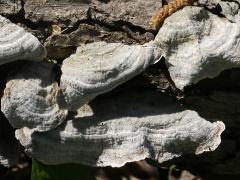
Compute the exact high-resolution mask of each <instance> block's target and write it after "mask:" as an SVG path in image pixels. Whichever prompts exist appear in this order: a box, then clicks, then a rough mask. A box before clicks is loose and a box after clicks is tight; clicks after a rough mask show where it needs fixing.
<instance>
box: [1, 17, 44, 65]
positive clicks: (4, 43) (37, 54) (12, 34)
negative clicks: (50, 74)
mask: <svg viewBox="0 0 240 180" xmlns="http://www.w3.org/2000/svg"><path fill="white" fill-rule="evenodd" d="M0 44H1V46H0V65H2V64H5V63H9V62H13V61H17V60H31V61H39V60H42V59H43V58H45V57H46V50H45V48H44V47H43V46H42V45H41V43H40V42H39V41H38V39H37V38H36V37H34V36H33V35H32V34H30V33H28V32H26V31H25V30H24V29H23V28H21V27H19V26H17V25H15V24H14V23H11V22H10V21H9V20H8V19H6V18H4V17H2V16H0Z"/></svg>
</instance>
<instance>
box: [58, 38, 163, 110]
mask: <svg viewBox="0 0 240 180" xmlns="http://www.w3.org/2000/svg"><path fill="white" fill-rule="evenodd" d="M160 58H161V54H160V53H159V50H158V47H157V45H156V44H155V43H154V42H149V43H146V44H144V45H132V46H130V45H124V44H121V43H105V42H99V43H92V44H88V45H82V46H80V47H79V48H78V49H77V52H76V54H74V55H71V56H70V57H69V58H67V59H65V60H64V61H63V65H62V76H61V84H60V87H61V89H62V92H63V97H64V101H65V103H64V104H63V106H64V107H66V108H67V109H69V110H76V109H78V108H79V107H81V106H82V105H83V104H85V103H87V102H88V101H91V100H92V99H94V98H95V97H96V96H97V95H99V94H103V93H106V92H108V91H111V90H112V89H114V88H115V87H117V86H119V85H120V84H123V83H124V82H126V81H128V80H129V79H130V78H132V77H134V76H136V75H138V74H140V73H141V72H143V71H144V70H145V69H146V68H147V67H148V66H150V65H152V64H154V63H156V62H158V61H159V60H160Z"/></svg>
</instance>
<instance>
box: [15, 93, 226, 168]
mask: <svg viewBox="0 0 240 180" xmlns="http://www.w3.org/2000/svg"><path fill="white" fill-rule="evenodd" d="M223 130H224V124H223V123H222V122H220V121H217V122H214V123H210V122H208V121H206V120H205V119H203V118H201V117H200V116H199V115H198V114H197V113H196V112H195V111H191V110H186V109H184V108H182V107H181V106H179V105H178V104H176V103H175V102H174V101H173V100H172V99H171V98H169V97H167V96H163V95H159V94H158V93H156V92H152V91H142V92H140V91H138V92H134V91H133V92H130V91H128V92H125V93H124V92H121V93H119V94H118V95H116V96H115V98H111V97H110V98H106V97H105V98H100V99H96V100H94V101H93V102H92V103H90V105H88V106H87V105H86V106H83V107H82V108H81V109H79V110H78V114H77V115H76V116H75V117H73V118H71V119H68V120H67V121H66V122H64V123H63V124H62V125H61V126H59V127H58V128H56V129H53V130H51V131H48V132H43V133H39V132H35V131H34V130H30V129H28V128H22V129H20V130H17V131H16V137H17V138H18V139H19V140H20V143H21V144H22V145H23V146H24V147H25V151H26V152H27V154H29V155H30V156H31V157H33V158H35V159H38V160H39V161H42V162H44V163H46V164H61V163H80V164H86V165H91V166H113V167H120V166H122V165H124V164H125V163H127V162H132V161H138V160H142V159H145V158H151V159H158V161H159V162H163V161H166V160H169V159H172V158H173V157H178V156H180V155H182V154H183V153H195V154H200V153H203V152H204V151H213V150H215V149H216V148H217V146H218V145H219V143H220V141H221V140H220V135H221V133H222V131H223Z"/></svg>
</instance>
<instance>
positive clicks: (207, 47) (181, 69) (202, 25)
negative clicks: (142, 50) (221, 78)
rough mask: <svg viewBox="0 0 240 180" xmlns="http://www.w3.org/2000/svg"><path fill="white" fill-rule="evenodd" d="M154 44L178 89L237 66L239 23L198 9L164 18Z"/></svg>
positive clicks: (185, 10) (193, 8) (238, 62)
mask: <svg viewBox="0 0 240 180" xmlns="http://www.w3.org/2000/svg"><path fill="white" fill-rule="evenodd" d="M155 41H156V42H157V43H158V44H159V49H160V51H161V53H162V55H163V56H164V57H165V58H166V61H167V66H168V67H169V72H170V75H171V78H172V80H173V81H174V82H175V84H176V86H177V87H178V88H179V89H183V88H184V87H185V86H187V85H191V84H195V83H197V82H198V81H200V80H202V79H205V78H213V77H216V76H218V75H219V74H220V73H221V72H222V71H223V70H226V69H230V68H233V67H239V66H240V51H239V47H240V44H239V41H240V24H239V23H233V22H230V21H229V20H228V19H227V18H220V17H219V16H217V15H215V14H212V13H211V12H209V11H207V10H205V9H204V8H200V7H185V8H184V9H182V10H179V11H178V12H176V13H174V14H173V15H172V16H170V17H169V18H167V19H166V20H165V22H164V24H163V26H162V28H161V29H160V30H159V32H158V35H157V36H156V38H155Z"/></svg>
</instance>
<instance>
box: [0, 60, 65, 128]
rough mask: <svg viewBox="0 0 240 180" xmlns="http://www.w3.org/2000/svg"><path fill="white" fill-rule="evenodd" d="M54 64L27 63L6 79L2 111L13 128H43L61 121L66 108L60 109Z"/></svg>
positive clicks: (52, 126)
mask: <svg viewBox="0 0 240 180" xmlns="http://www.w3.org/2000/svg"><path fill="white" fill-rule="evenodd" d="M53 67H54V65H52V64H50V63H46V62H30V63H27V64H26V65H25V66H24V67H22V68H21V69H20V70H19V71H18V72H16V73H14V74H12V75H11V76H10V77H9V78H8V82H7V84H6V88H5V89H4V95H3V97H2V99H1V110H2V112H3V113H4V115H5V116H6V118H7V119H8V120H9V121H10V123H11V124H12V125H13V127H15V128H21V127H25V126H26V127H29V128H33V129H36V130H38V131H46V130H50V129H52V128H55V127H56V126H58V125H59V124H61V123H62V122H63V121H64V120H65V118H66V115H67V110H65V109H60V108H59V106H58V100H59V97H60V94H59V87H58V83H57V82H56V80H55V74H54V71H53Z"/></svg>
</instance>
